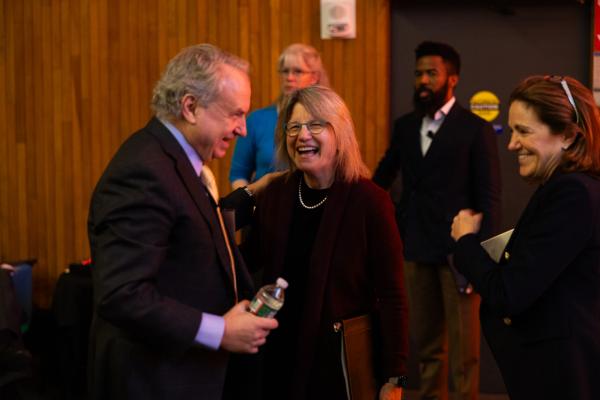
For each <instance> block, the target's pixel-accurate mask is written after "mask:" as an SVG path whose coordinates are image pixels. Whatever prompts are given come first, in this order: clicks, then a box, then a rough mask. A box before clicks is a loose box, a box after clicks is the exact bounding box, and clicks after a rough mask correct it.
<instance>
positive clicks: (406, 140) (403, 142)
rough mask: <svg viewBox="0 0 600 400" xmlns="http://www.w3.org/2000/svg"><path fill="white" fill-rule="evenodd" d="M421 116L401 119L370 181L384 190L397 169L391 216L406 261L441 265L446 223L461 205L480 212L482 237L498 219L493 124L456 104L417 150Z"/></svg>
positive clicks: (449, 244)
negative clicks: (399, 181)
mask: <svg viewBox="0 0 600 400" xmlns="http://www.w3.org/2000/svg"><path fill="white" fill-rule="evenodd" d="M420 129H421V117H420V116H419V115H417V114H416V113H414V112H413V113H410V114H406V115H404V116H402V117H400V118H399V119H398V120H397V121H396V123H395V125H394V133H393V137H392V142H391V144H390V147H389V148H388V150H387V151H386V153H385V155H384V157H383V159H382V160H381V161H380V162H379V165H378V166H377V169H376V171H375V174H374V175H373V181H374V182H375V183H377V184H378V185H380V186H381V187H383V188H384V189H388V188H389V187H390V186H391V184H392V182H393V181H394V179H395V178H396V175H397V173H398V172H400V173H401V176H402V196H401V199H400V201H399V203H398V204H396V219H397V222H398V227H399V228H400V234H401V235H402V239H403V241H404V251H405V257H406V259H407V260H410V261H417V262H428V263H446V262H447V261H446V258H447V255H448V254H449V253H450V252H451V248H452V244H453V243H452V239H451V237H450V226H451V225H452V219H453V218H454V216H455V215H456V214H457V213H458V211H459V210H461V209H463V208H472V209H475V210H477V211H483V213H484V219H483V226H482V230H481V237H484V238H485V237H488V236H491V235H492V234H493V233H495V232H496V230H497V229H498V226H499V222H500V186H501V184H500V170H499V161H498V149H497V144H496V135H495V134H494V131H493V128H492V126H491V125H490V124H489V123H487V122H486V121H484V120H483V119H481V118H479V117H477V116H476V115H474V114H472V113H471V112H469V111H467V110H465V109H464V108H462V107H461V106H460V105H459V104H458V103H455V104H454V106H453V107H452V108H451V109H450V112H449V113H448V115H447V116H446V119H445V120H444V123H443V124H442V126H441V127H440V129H439V130H438V131H437V133H436V135H435V137H434V139H433V141H432V143H431V146H430V147H429V150H428V152H427V153H426V154H425V157H423V155H422V152H421V139H420Z"/></svg>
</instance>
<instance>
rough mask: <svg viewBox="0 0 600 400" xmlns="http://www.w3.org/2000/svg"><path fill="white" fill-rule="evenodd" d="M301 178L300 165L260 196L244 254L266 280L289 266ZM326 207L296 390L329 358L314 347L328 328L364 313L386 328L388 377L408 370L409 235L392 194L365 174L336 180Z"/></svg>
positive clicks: (382, 344)
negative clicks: (405, 244)
mask: <svg viewBox="0 0 600 400" xmlns="http://www.w3.org/2000/svg"><path fill="white" fill-rule="evenodd" d="M300 177H301V175H300V173H298V172H297V173H292V174H287V175H285V176H283V177H280V178H278V179H276V180H274V181H273V182H272V183H271V184H270V186H269V188H268V189H267V190H266V192H264V193H263V194H262V195H261V196H259V198H258V199H257V208H256V213H255V224H254V225H255V229H254V230H253V233H252V234H251V235H250V237H249V238H248V240H247V242H246V245H245V253H244V255H246V254H247V255H248V257H247V259H246V261H247V262H248V264H249V267H250V268H252V267H255V268H256V267H259V266H260V267H262V268H263V269H264V270H263V277H264V278H263V279H264V281H265V282H269V283H271V282H274V281H275V280H276V278H277V277H278V276H280V275H281V273H282V271H283V268H284V265H283V263H284V259H285V256H286V254H285V253H286V249H287V247H288V236H289V229H290V225H291V220H292V214H293V210H294V207H295V206H296V205H295V202H296V201H297V198H298V183H299V179H300ZM324 207H325V209H324V210H323V215H322V219H321V223H320V226H319V229H318V232H317V237H316V240H315V243H314V247H313V251H312V256H311V261H310V264H309V265H308V266H307V267H308V268H309V273H308V287H307V292H308V293H309V295H308V296H307V298H306V300H305V301H306V306H305V312H304V314H303V315H299V316H298V318H301V321H300V324H299V326H300V327H301V328H300V332H298V335H299V336H300V337H302V341H301V345H300V346H299V347H298V348H297V354H298V356H297V357H296V359H297V360H300V364H301V365H296V366H294V370H295V371H296V373H295V376H294V382H293V383H292V385H293V387H292V388H290V389H291V390H290V392H289V393H302V390H304V386H305V383H306V381H307V380H308V379H309V378H308V377H309V376H310V375H309V371H310V370H311V368H312V367H313V366H314V365H313V363H317V362H321V361H323V360H316V357H318V355H316V354H315V348H316V346H317V342H318V340H321V339H322V338H323V335H333V334H334V332H333V329H332V326H333V324H334V322H336V321H340V320H341V319H345V318H349V317H353V316H358V315H362V314H365V313H370V314H371V315H372V316H373V317H374V320H375V321H376V329H377V331H378V332H379V334H378V339H377V340H376V342H377V343H376V349H377V350H376V351H377V352H378V359H379V360H381V363H380V367H381V370H380V374H381V377H382V378H383V377H389V376H397V375H403V374H405V373H406V360H407V353H408V335H407V334H408V328H407V320H408V313H407V309H408V307H407V300H406V294H405V289H404V278H403V259H402V242H401V240H400V235H399V233H398V229H397V226H396V223H395V220H394V208H393V205H392V203H391V200H390V198H389V195H388V194H387V193H386V192H385V191H383V190H382V189H380V188H379V187H377V186H376V185H375V184H373V183H372V182H370V181H369V180H366V179H361V180H359V181H358V182H356V183H345V182H341V181H335V182H334V184H333V186H332V187H331V189H330V191H329V194H328V200H327V202H326V203H325V205H324ZM290 284H293V283H290ZM284 307H285V306H284ZM268 345H269V343H268V341H267V346H268ZM327 361H328V360H325V362H327ZM329 361H331V362H334V363H339V362H340V361H339V360H329ZM301 397H302V396H301V395H298V398H301Z"/></svg>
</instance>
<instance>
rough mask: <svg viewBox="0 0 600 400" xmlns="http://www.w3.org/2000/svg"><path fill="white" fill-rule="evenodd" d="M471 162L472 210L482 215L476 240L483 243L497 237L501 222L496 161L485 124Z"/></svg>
mask: <svg viewBox="0 0 600 400" xmlns="http://www.w3.org/2000/svg"><path fill="white" fill-rule="evenodd" d="M471 160H472V163H471V167H470V168H471V176H472V177H473V180H474V181H473V183H472V185H471V188H472V190H473V193H472V195H473V198H474V199H475V202H476V203H475V204H476V205H475V208H476V209H477V211H481V212H483V215H484V218H483V221H482V227H481V231H480V234H479V237H480V238H482V239H487V238H489V237H491V236H493V235H495V234H497V233H498V230H499V229H500V220H501V219H500V218H501V207H500V195H501V179H500V161H499V158H498V145H497V139H496V135H495V133H494V129H493V127H492V126H491V125H490V124H489V123H485V124H483V125H482V126H481V129H480V132H479V133H478V134H477V136H476V140H475V144H474V146H473V147H472V152H471Z"/></svg>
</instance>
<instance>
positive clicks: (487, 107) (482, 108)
mask: <svg viewBox="0 0 600 400" xmlns="http://www.w3.org/2000/svg"><path fill="white" fill-rule="evenodd" d="M470 103H471V112H472V113H473V114H475V115H478V116H480V117H481V118H483V119H485V120H486V121H488V122H492V121H493V120H495V119H496V117H498V114H500V99H499V98H498V96H496V95H495V94H494V93H492V92H490V91H488V90H482V91H480V92H477V93H475V94H474V95H473V97H471V100H470Z"/></svg>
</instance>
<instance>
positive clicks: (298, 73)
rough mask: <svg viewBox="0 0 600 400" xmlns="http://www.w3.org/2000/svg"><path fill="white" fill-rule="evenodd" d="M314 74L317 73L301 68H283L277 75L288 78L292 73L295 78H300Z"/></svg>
mask: <svg viewBox="0 0 600 400" xmlns="http://www.w3.org/2000/svg"><path fill="white" fill-rule="evenodd" d="M314 72H315V71H305V70H303V69H300V68H283V69H278V70H277V73H278V74H279V75H281V76H288V75H289V74H290V73H291V74H292V75H293V76H294V78H299V77H301V76H303V75H305V74H313V73H314Z"/></svg>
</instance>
